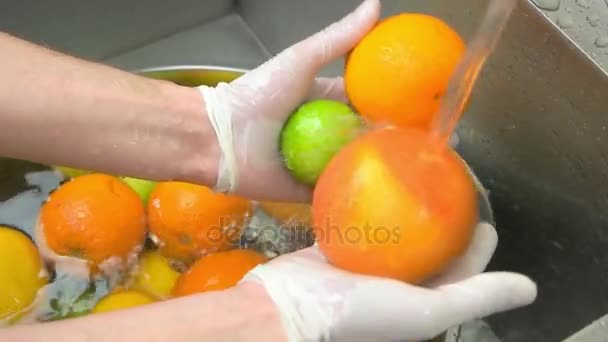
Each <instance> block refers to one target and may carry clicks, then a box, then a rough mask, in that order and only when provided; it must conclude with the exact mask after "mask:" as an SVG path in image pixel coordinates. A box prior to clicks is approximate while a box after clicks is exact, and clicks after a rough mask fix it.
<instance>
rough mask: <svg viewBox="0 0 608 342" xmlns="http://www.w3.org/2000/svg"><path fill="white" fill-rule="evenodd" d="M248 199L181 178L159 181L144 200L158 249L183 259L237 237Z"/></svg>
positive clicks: (231, 242)
mask: <svg viewBox="0 0 608 342" xmlns="http://www.w3.org/2000/svg"><path fill="white" fill-rule="evenodd" d="M250 214H251V202H250V201H249V200H247V199H245V198H242V197H238V196H232V195H225V194H221V193H216V192H213V191H212V190H211V189H209V188H207V187H205V186H202V185H195V184H190V183H183V182H162V183H159V184H158V185H157V186H156V187H155V188H154V191H152V193H151V194H150V198H149V200H148V223H149V226H150V231H151V232H152V233H153V234H154V235H155V236H156V237H157V238H158V240H159V245H160V251H161V253H162V254H163V255H165V256H167V257H169V258H175V259H179V260H182V261H184V262H186V263H188V262H191V261H194V260H195V259H197V258H198V257H200V256H202V255H205V254H207V253H210V252H215V251H220V250H224V249H226V248H229V247H230V246H232V245H234V244H235V243H237V242H238V241H239V237H240V235H241V232H242V229H243V227H244V224H245V222H246V219H247V218H248V216H249V215H250Z"/></svg>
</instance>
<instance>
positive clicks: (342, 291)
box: [242, 223, 537, 341]
mask: <svg viewBox="0 0 608 342" xmlns="http://www.w3.org/2000/svg"><path fill="white" fill-rule="evenodd" d="M497 240H498V238H497V235H496V230H495V229H494V227H493V226H492V225H490V224H487V223H480V224H479V225H478V226H477V227H476V230H475V235H474V237H473V240H472V242H471V244H470V246H469V248H468V250H467V252H466V253H465V254H464V255H463V256H461V257H459V258H457V259H455V260H453V263H452V264H451V265H450V266H449V267H448V268H447V269H446V271H445V272H443V273H442V274H440V275H438V276H437V277H435V278H433V279H432V280H430V281H429V282H427V283H426V284H424V286H413V285H409V284H406V283H403V282H400V281H396V280H392V279H385V278H378V277H371V276H365V275H359V274H354V273H350V272H347V271H343V270H340V269H338V268H336V267H333V266H332V265H330V264H328V262H327V260H326V259H325V257H324V256H323V255H322V254H321V252H320V251H319V250H318V248H317V247H316V246H313V247H309V248H306V249H303V250H300V251H298V252H295V253H292V254H287V255H283V256H280V257H278V258H276V259H274V260H272V261H270V262H269V263H267V264H264V265H260V266H257V267H256V268H254V269H253V270H252V271H250V272H249V273H248V274H247V275H246V276H245V278H244V279H243V280H242V282H244V283H247V282H255V283H259V284H261V285H262V286H263V287H264V288H265V289H266V291H267V292H268V294H269V296H270V297H271V298H272V300H273V301H274V303H275V305H276V306H277V308H278V310H279V312H280V315H281V318H282V322H283V327H284V329H285V331H286V333H287V336H288V338H289V340H290V341H327V340H331V341H398V340H401V341H403V340H406V341H419V340H425V339H431V338H433V337H435V336H437V335H439V334H440V333H442V332H444V331H446V330H447V329H449V328H450V327H452V326H456V325H458V324H461V323H464V322H467V321H469V320H473V319H476V318H482V317H485V316H488V315H491V314H494V313H498V312H501V311H506V310H510V309H514V308H517V307H520V306H524V305H528V304H530V303H532V302H533V301H534V299H535V298H536V291H537V290H536V284H535V283H534V282H532V281H531V280H530V279H529V278H527V277H525V276H523V275H520V274H516V273H509V272H488V273H480V272H482V271H483V270H484V269H485V268H486V266H487V264H488V263H489V261H490V259H491V258H492V255H493V253H494V250H495V249H496V244H497Z"/></svg>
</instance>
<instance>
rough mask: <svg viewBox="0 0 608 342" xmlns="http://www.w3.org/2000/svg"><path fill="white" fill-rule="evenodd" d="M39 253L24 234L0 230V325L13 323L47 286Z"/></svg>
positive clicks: (14, 230)
mask: <svg viewBox="0 0 608 342" xmlns="http://www.w3.org/2000/svg"><path fill="white" fill-rule="evenodd" d="M45 274H46V273H45V271H44V266H43V263H42V260H41V258H40V255H39V253H38V249H37V248H36V246H35V245H34V243H33V242H32V240H30V238H29V237H27V236H26V235H25V234H24V233H22V232H20V231H18V230H16V229H13V228H9V227H4V226H0V323H1V322H2V321H3V320H8V321H13V320H14V319H16V318H18V317H19V316H20V315H21V314H23V313H25V311H27V309H28V308H29V307H30V305H31V304H32V303H33V302H34V299H35V298H36V294H37V293H38V289H40V287H42V286H43V285H44V284H46V281H47V278H46V276H45Z"/></svg>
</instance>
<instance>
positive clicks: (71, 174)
mask: <svg viewBox="0 0 608 342" xmlns="http://www.w3.org/2000/svg"><path fill="white" fill-rule="evenodd" d="M55 170H57V171H59V172H61V174H63V175H64V176H65V177H67V178H75V177H78V176H82V175H86V174H87V173H89V171H86V170H81V169H75V168H73V167H67V166H55Z"/></svg>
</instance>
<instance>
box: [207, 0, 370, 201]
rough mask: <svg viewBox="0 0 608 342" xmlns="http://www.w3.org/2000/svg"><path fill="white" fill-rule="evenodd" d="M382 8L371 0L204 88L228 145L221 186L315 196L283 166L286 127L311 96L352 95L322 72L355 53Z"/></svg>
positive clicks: (263, 194) (277, 195)
mask: <svg viewBox="0 0 608 342" xmlns="http://www.w3.org/2000/svg"><path fill="white" fill-rule="evenodd" d="M379 13H380V2H379V0H367V1H365V2H364V3H363V4H362V5H361V6H359V7H358V8H357V9H356V10H355V11H354V12H352V13H351V14H349V15H348V16H346V17H344V18H343V19H342V20H340V21H339V22H336V23H334V24H332V25H331V26H329V27H327V28H326V29H324V30H322V31H320V32H319V33H317V34H315V35H313V36H311V37H309V38H307V39H305V40H303V41H301V42H299V43H297V44H295V45H293V46H291V47H290V48H288V49H287V50H285V51H283V52H281V53H280V54H279V55H277V56H276V57H274V58H273V59H271V60H269V61H268V62H266V63H265V64H263V65H262V66H260V67H258V68H256V69H255V70H253V71H251V72H248V73H246V74H245V75H243V76H241V77H239V78H238V79H236V80H235V81H233V82H231V83H230V84H227V83H221V84H219V85H217V86H216V87H213V88H211V87H207V86H202V87H200V88H199V89H200V90H201V92H202V94H203V97H204V101H205V105H206V109H207V113H208V115H209V119H210V121H211V123H212V125H213V127H214V130H215V132H216V134H217V137H218V143H219V147H220V150H221V158H220V165H219V167H218V180H217V184H216V186H215V188H214V190H216V191H220V192H233V193H237V194H239V195H244V196H247V197H249V198H251V199H265V200H293V201H305V200H308V199H310V195H311V189H310V188H309V187H306V186H303V185H300V184H297V183H296V181H295V180H294V178H293V177H292V176H291V175H290V174H289V173H288V171H287V169H286V168H285V166H284V165H283V161H282V159H281V156H280V153H279V135H280V132H281V129H282V127H283V125H284V123H285V121H286V120H287V118H288V117H289V115H290V114H291V113H292V112H293V111H294V110H295V109H296V108H297V107H298V106H299V105H301V104H302V103H303V102H305V101H306V100H309V99H313V98H334V99H340V100H344V101H345V100H346V99H345V96H344V89H343V85H342V79H341V78H338V79H327V78H325V79H324V78H320V79H315V76H316V75H317V74H318V73H319V71H320V70H321V69H322V68H323V67H324V66H325V65H327V64H329V63H331V62H332V61H334V60H336V59H338V58H340V57H342V56H344V55H345V54H346V53H347V52H348V51H349V50H351V49H352V48H353V47H354V46H355V45H356V43H357V42H358V41H359V40H360V39H361V38H362V37H363V36H364V35H365V34H366V33H367V32H368V31H369V30H370V29H371V28H372V27H373V25H374V24H375V23H376V21H377V20H378V17H379Z"/></svg>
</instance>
